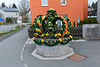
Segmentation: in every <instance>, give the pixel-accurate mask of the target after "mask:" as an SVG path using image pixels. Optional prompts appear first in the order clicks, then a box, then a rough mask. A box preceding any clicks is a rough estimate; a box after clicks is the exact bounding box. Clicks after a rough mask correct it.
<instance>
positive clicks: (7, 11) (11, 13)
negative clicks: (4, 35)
mask: <svg viewBox="0 0 100 67" xmlns="http://www.w3.org/2000/svg"><path fill="white" fill-rule="evenodd" d="M0 12H1V13H3V16H4V19H6V18H12V17H13V18H18V17H19V10H18V9H17V8H7V7H6V8H1V9H0Z"/></svg>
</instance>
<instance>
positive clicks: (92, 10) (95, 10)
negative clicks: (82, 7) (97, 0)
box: [88, 9, 97, 12]
mask: <svg viewBox="0 0 100 67" xmlns="http://www.w3.org/2000/svg"><path fill="white" fill-rule="evenodd" d="M93 11H97V9H94V10H90V11H88V12H93Z"/></svg>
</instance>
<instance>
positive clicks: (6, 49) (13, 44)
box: [0, 28, 100, 67]
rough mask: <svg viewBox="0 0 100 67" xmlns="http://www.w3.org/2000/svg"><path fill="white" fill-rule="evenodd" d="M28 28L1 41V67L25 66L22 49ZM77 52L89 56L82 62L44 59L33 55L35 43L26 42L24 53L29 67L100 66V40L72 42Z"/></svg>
mask: <svg viewBox="0 0 100 67" xmlns="http://www.w3.org/2000/svg"><path fill="white" fill-rule="evenodd" d="M27 35H28V33H27V28H26V29H24V30H22V31H20V32H18V33H16V34H14V35H12V36H11V37H9V38H7V39H6V40H4V41H2V42H0V67H24V65H23V63H22V62H21V59H20V55H21V50H22V48H23V46H24V43H25V42H26V40H27V38H28V36H27ZM70 44H71V45H70V46H71V47H72V48H73V49H74V50H75V52H76V53H78V54H82V55H84V56H87V58H86V59H85V60H83V61H81V62H76V61H74V60H71V59H68V58H66V59H64V60H60V61H56V60H55V61H42V60H39V59H37V58H36V57H34V56H32V55H31V53H32V52H33V50H34V49H35V44H26V46H25V50H24V53H23V58H24V62H25V63H26V64H27V65H28V67H99V66H100V40H99V41H87V42H75V43H70Z"/></svg>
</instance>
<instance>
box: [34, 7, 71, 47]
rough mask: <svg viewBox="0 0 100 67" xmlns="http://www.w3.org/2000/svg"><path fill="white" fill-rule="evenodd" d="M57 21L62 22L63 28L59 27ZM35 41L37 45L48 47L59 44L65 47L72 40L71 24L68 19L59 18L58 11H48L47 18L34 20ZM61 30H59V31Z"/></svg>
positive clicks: (42, 17)
mask: <svg viewBox="0 0 100 67" xmlns="http://www.w3.org/2000/svg"><path fill="white" fill-rule="evenodd" d="M57 20H60V21H62V26H60V29H59V27H57V24H56V23H57ZM33 25H34V30H35V32H36V33H34V37H33V40H34V42H35V43H36V44H38V45H42V44H43V43H44V44H45V45H47V46H55V45H57V44H58V43H61V44H63V45H65V44H67V43H69V42H70V41H71V40H72V36H71V35H70V33H69V31H70V29H71V22H70V20H69V19H68V18H64V17H62V16H57V13H56V10H54V9H53V8H51V9H49V10H48V11H47V14H46V16H39V17H37V18H36V19H35V20H34V24H33ZM57 29H59V30H57Z"/></svg>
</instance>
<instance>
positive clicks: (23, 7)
mask: <svg viewBox="0 0 100 67" xmlns="http://www.w3.org/2000/svg"><path fill="white" fill-rule="evenodd" d="M19 10H20V14H21V15H26V14H27V13H28V12H29V11H30V3H29V1H28V0H21V2H20V5H19Z"/></svg>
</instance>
